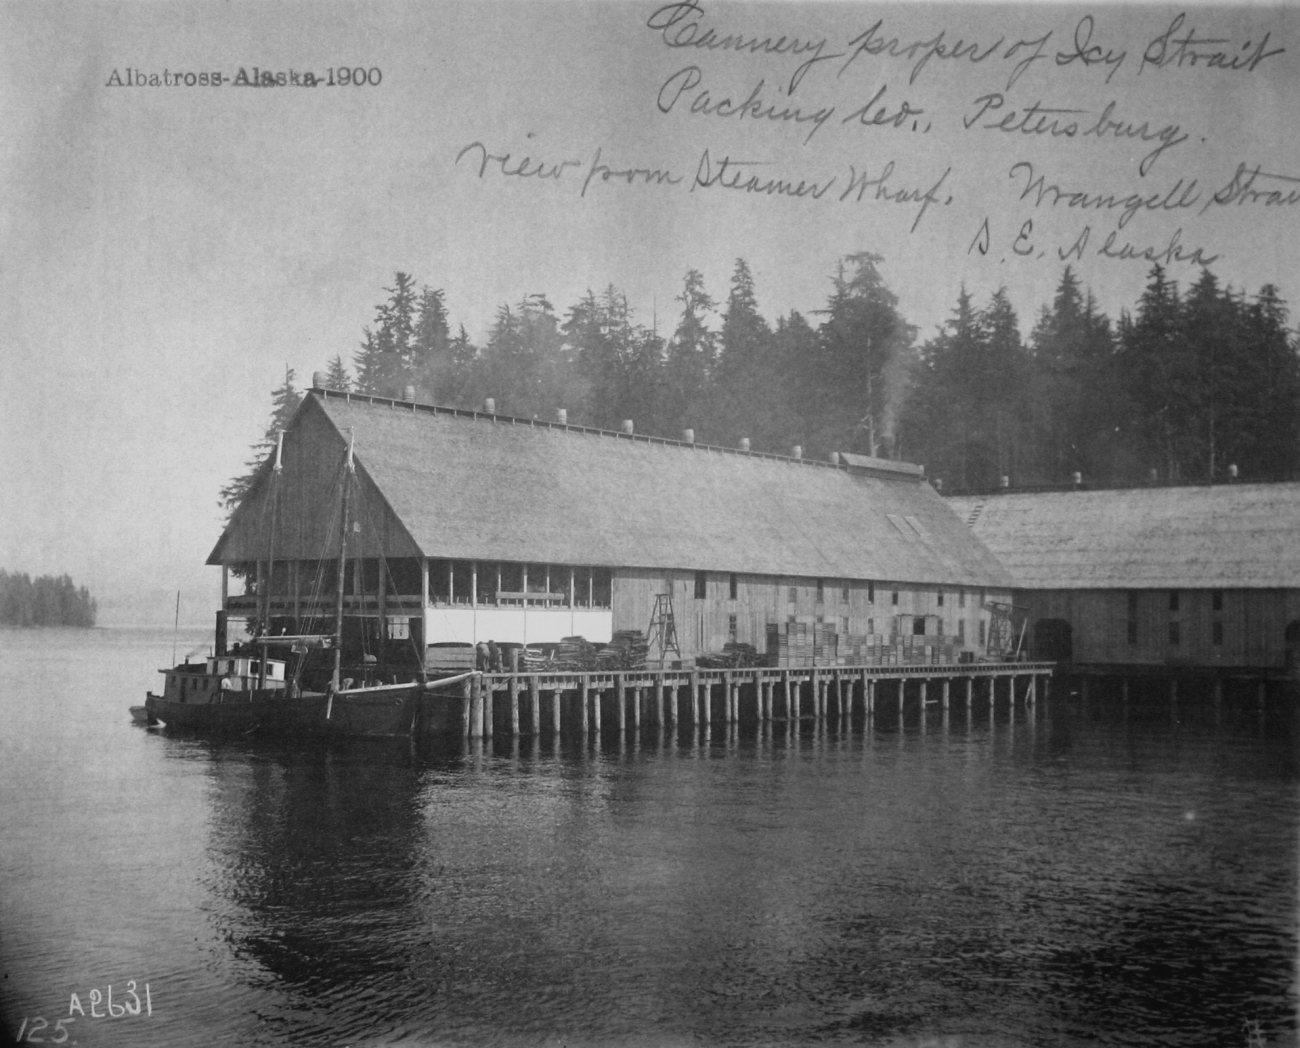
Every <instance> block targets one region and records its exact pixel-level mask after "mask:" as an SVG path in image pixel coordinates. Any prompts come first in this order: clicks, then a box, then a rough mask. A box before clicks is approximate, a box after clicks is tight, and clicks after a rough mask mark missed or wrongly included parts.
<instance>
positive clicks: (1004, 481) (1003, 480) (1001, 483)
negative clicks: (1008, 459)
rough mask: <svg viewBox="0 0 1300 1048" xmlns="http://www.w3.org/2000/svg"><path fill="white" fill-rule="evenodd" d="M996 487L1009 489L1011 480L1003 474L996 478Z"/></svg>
mask: <svg viewBox="0 0 1300 1048" xmlns="http://www.w3.org/2000/svg"><path fill="white" fill-rule="evenodd" d="M998 487H1000V488H1009V487H1011V478H1010V477H1009V476H1007V475H1006V474H1005V473H1003V474H1002V476H1000V477H998Z"/></svg>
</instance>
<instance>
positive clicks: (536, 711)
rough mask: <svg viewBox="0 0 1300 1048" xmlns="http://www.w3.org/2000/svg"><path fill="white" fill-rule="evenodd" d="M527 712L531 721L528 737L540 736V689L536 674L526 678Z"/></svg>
mask: <svg viewBox="0 0 1300 1048" xmlns="http://www.w3.org/2000/svg"><path fill="white" fill-rule="evenodd" d="M528 711H529V713H530V714H531V720H530V721H529V724H528V727H529V728H530V729H531V731H530V732H529V734H530V735H540V734H541V731H542V689H541V685H540V683H539V682H538V680H537V674H533V675H532V676H531V677H529V678H528Z"/></svg>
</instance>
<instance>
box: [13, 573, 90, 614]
mask: <svg viewBox="0 0 1300 1048" xmlns="http://www.w3.org/2000/svg"><path fill="white" fill-rule="evenodd" d="M98 610H99V608H98V605H97V604H96V602H95V599H94V598H93V597H92V596H91V595H90V591H89V590H87V589H86V587H85V586H81V587H80V588H78V587H77V586H76V585H75V584H74V583H73V581H72V579H71V578H70V577H69V576H67V575H62V576H60V577H58V578H55V577H54V576H53V575H41V576H39V577H37V578H35V579H33V578H32V577H31V576H30V575H28V574H27V573H26V572H8V571H4V570H3V569H0V626H80V627H86V628H89V627H91V626H93V625H95V615H96V614H97V612H98Z"/></svg>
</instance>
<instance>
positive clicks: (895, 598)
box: [889, 590, 898, 604]
mask: <svg viewBox="0 0 1300 1048" xmlns="http://www.w3.org/2000/svg"><path fill="white" fill-rule="evenodd" d="M889 603H890V604H897V603H898V590H894V592H893V595H892V596H891V597H890V600H889Z"/></svg>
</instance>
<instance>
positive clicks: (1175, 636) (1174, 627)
mask: <svg viewBox="0 0 1300 1048" xmlns="http://www.w3.org/2000/svg"><path fill="white" fill-rule="evenodd" d="M1178 626H1179V624H1178V623H1177V622H1171V623H1170V624H1169V643H1170V644H1171V645H1173V646H1174V647H1177V646H1178V641H1179V629H1178Z"/></svg>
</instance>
